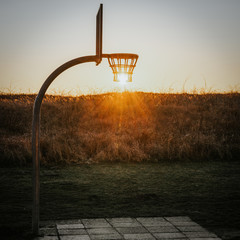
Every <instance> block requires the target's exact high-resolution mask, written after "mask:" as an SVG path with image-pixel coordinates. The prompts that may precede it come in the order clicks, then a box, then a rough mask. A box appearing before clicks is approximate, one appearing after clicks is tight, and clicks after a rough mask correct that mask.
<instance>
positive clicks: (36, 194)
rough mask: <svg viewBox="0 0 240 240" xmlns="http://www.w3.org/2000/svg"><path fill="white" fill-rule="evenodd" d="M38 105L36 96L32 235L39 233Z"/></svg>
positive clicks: (33, 126) (33, 127)
mask: <svg viewBox="0 0 240 240" xmlns="http://www.w3.org/2000/svg"><path fill="white" fill-rule="evenodd" d="M40 106H41V103H39V101H38V98H36V100H35V102H34V108H33V124H32V153H33V156H32V157H33V176H32V179H33V210H32V211H33V212H32V230H33V234H34V235H38V234H39V207H40V205H39V199H40V196H39V195H40V182H39V180H40V161H39V134H40Z"/></svg>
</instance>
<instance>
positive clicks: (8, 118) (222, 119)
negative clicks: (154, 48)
mask: <svg viewBox="0 0 240 240" xmlns="http://www.w3.org/2000/svg"><path fill="white" fill-rule="evenodd" d="M34 98H35V96H34V95H1V96H0V123H1V125H0V134H1V139H0V165H5V166H6V165H11V166H12V165H14V164H15V165H26V164H28V163H29V164H30V163H31V121H32V106H33V101H34ZM239 122H240V94H239V93H229V94H216V93H214V94H210V93H209V94H153V93H142V92H135V93H129V92H123V93H107V94H100V95H87V96H80V97H63V96H46V97H45V99H44V102H43V105H42V116H41V162H42V163H43V164H60V163H61V164H66V163H92V162H103V161H122V162H131V161H134V162H142V161H151V162H153V161H154V162H158V161H163V160H164V161H165V160H166V161H180V160H193V161H197V160H201V161H202V160H238V158H239V157H238V156H239V155H240V127H239Z"/></svg>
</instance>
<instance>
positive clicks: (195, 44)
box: [0, 0, 240, 95]
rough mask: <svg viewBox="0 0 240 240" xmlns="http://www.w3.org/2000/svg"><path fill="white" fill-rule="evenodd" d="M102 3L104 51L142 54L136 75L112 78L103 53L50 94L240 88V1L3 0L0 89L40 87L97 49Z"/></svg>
mask: <svg viewBox="0 0 240 240" xmlns="http://www.w3.org/2000/svg"><path fill="white" fill-rule="evenodd" d="M100 3H103V53H135V54H138V55H139V59H138V62H137V65H136V68H135V70H134V72H133V82H132V83H128V84H126V85H125V86H122V85H121V84H119V83H116V82H113V74H112V70H111V68H110V67H109V65H108V61H107V59H103V61H102V63H101V64H100V65H98V66H96V64H95V63H84V64H81V65H77V66H74V67H72V68H71V69H68V70H67V71H65V72H64V73H62V74H61V75H60V76H59V77H57V78H56V79H55V80H54V82H53V83H52V84H51V86H50V87H49V89H48V91H47V93H49V94H71V95H78V94H89V93H90V94H93V93H102V92H109V91H115V90H121V89H123V88H124V89H126V90H131V91H132V90H133V91H145V92H182V91H185V92H193V91H198V92H201V91H206V92H207V91H215V92H228V91H232V90H233V91H236V90H238V91H239V89H240V44H239V43H240V27H239V24H240V14H239V12H240V1H239V0H198V1H197V0H121V1H119V0H102V1H99V0H68V1H66V0H51V1H49V0H34V1H33V0H0V31H1V37H0V92H11V93H37V92H38V91H39V89H40V87H41V85H42V84H43V83H44V81H45V80H46V78H47V77H48V76H49V75H50V74H51V73H52V72H53V71H54V70H55V69H56V68H57V67H59V66H60V65H62V64H63V63H65V62H67V61H69V60H71V59H74V58H77V57H82V56H87V55H95V46H96V14H97V11H98V8H99V5H100Z"/></svg>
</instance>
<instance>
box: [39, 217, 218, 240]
mask: <svg viewBox="0 0 240 240" xmlns="http://www.w3.org/2000/svg"><path fill="white" fill-rule="evenodd" d="M40 234H41V236H40V237H37V238H35V240H166V239H170V240H176V239H179V240H185V239H186V240H220V238H219V237H218V236H217V235H215V234H214V233H210V232H208V231H207V230H206V229H205V228H203V227H201V226H200V225H199V224H197V223H196V222H194V221H192V220H191V219H190V218H189V217H185V216H183V217H182V216H180V217H146V218H144V217H139V218H130V217H128V218H97V219H77V220H66V221H58V222H56V223H54V224H52V225H48V226H44V225H43V227H42V228H41V229H40Z"/></svg>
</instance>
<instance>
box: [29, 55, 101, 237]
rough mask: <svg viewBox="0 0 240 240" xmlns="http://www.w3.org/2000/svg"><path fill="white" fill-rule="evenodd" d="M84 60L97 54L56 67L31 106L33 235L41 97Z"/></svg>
mask: <svg viewBox="0 0 240 240" xmlns="http://www.w3.org/2000/svg"><path fill="white" fill-rule="evenodd" d="M86 62H96V63H97V62H98V57H97V56H95V55H94V56H84V57H80V58H76V59H73V60H71V61H69V62H66V63H64V64H63V65H61V66H60V67H59V68H57V69H56V70H55V71H54V72H53V73H52V74H51V75H50V76H49V77H48V78H47V79H46V81H45V82H44V83H43V85H42V87H41V89H40V91H39V93H38V95H37V97H36V99H35V102H34V108H33V122H32V156H33V176H32V184H33V209H32V231H33V234H34V235H38V234H39V207H40V204H39V198H40V160H39V149H40V143H39V136H40V110H41V104H42V100H43V97H44V95H45V93H46V91H47V89H48V87H49V86H50V84H51V83H52V82H53V81H54V79H55V78H56V77H57V76H58V75H60V74H61V73H62V72H64V71H65V70H67V69H68V68H70V67H73V66H75V65H78V64H81V63H86Z"/></svg>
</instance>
